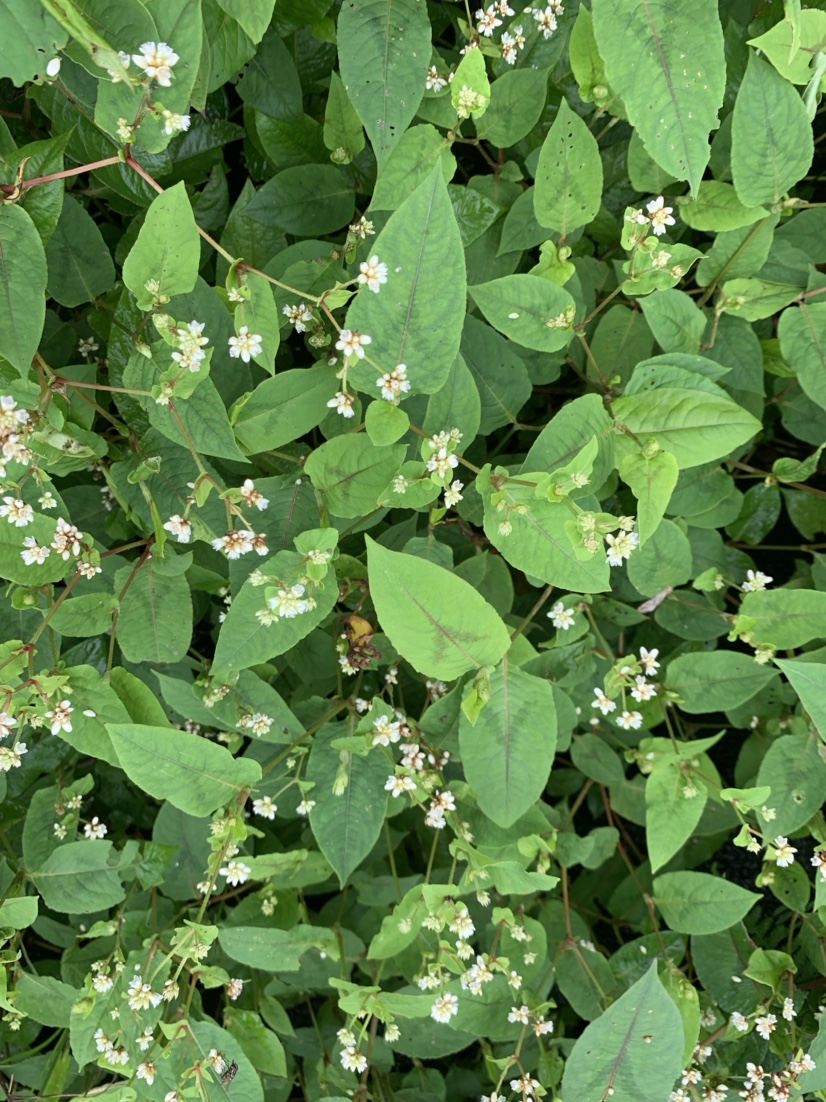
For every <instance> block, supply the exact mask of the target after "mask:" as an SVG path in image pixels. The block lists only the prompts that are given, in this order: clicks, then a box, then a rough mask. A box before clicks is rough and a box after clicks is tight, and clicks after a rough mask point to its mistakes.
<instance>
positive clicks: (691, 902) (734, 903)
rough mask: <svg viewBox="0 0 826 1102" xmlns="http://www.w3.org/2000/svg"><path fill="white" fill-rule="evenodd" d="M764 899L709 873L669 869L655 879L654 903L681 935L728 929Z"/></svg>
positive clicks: (711, 932)
mask: <svg viewBox="0 0 826 1102" xmlns="http://www.w3.org/2000/svg"><path fill="white" fill-rule="evenodd" d="M759 899H760V896H759V895H758V894H757V892H750V891H746V889H745V888H741V887H740V885H739V884H732V883H730V882H729V881H728V880H724V879H723V878H722V877H720V876H712V875H711V874H710V873H707V872H666V873H663V875H662V876H658V877H657V878H656V879H655V880H654V902H655V903H656V905H657V908H658V909H659V911H660V913H661V914H662V916H663V918H664V919H665V921H666V923H667V924H668V926H669V928H670V929H672V930H676V931H677V933H679V934H716V933H718V932H719V931H720V930H727V929H728V928H729V927H730V926H733V925H734V924H735V923H736V922H739V921H740V919H741V918H745V916H746V915H747V914H748V913H749V911H750V910H751V909H752V907H753V906H754V904H755V903H756V902H757V901H758V900H759Z"/></svg>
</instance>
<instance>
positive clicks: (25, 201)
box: [0, 130, 72, 245]
mask: <svg viewBox="0 0 826 1102" xmlns="http://www.w3.org/2000/svg"><path fill="white" fill-rule="evenodd" d="M71 136H72V131H71V130H66V131H65V133H63V134H58V135H57V136H56V137H54V138H51V139H49V140H48V141H42V142H29V144H28V145H24V146H22V148H20V149H17V150H15V151H14V152H9V153H5V154H4V156H3V157H2V159H0V180H2V182H3V183H4V184H12V183H14V182H15V180H16V178H17V171H18V168H19V166H20V163H21V162H22V161H23V159H24V158H25V161H26V164H25V167H24V170H23V175H24V178H25V179H27V180H33V179H34V178H35V177H37V176H49V175H51V174H52V173H54V172H61V171H62V170H63V152H64V150H65V149H66V144H67V143H68V141H69V139H70V137H71ZM64 196H65V184H64V182H63V180H62V179H57V180H51V181H50V182H48V183H44V184H38V185H37V187H30V188H27V189H26V190H25V191H24V192H23V195H22V198H21V199H20V201H19V203H18V205H19V206H22V208H23V210H25V212H26V213H27V214H28V215H29V217H30V218H31V220H32V222H34V224H35V227H36V229H37V232H38V233H39V234H40V239H41V240H42V242H43V244H44V245H45V244H46V242H47V241H48V240H49V238H50V237H51V236H52V234H53V233H54V229H55V226H56V225H57V222H58V219H59V218H60V212H61V210H62V209H63V199H64Z"/></svg>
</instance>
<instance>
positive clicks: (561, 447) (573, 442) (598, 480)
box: [522, 394, 614, 588]
mask: <svg viewBox="0 0 826 1102" xmlns="http://www.w3.org/2000/svg"><path fill="white" fill-rule="evenodd" d="M594 437H596V438H597V440H598V441H599V454H598V456H597V458H596V459H595V461H594V468H593V471H592V474H591V485H592V489H591V490H588V489H584V490H583V492H584V493H591V492H592V490H593V488H598V487H599V486H601V485H602V483H603V482H604V481H605V479H606V478H607V477H608V475H609V474H610V472H611V471H612V470H613V468H614V434H613V422H612V421H611V418H610V417H609V416H608V413H607V412H606V409H605V406H604V405H603V403H602V401H601V399H600V398H599V396H598V395H596V394H583V395H582V396H581V397H579V398H575V399H574V400H573V402H567V403H566V404H565V405H564V406H563V407H562V409H561V410H560V411H559V412H558V413H557V414H555V415H554V416H553V417H552V418H551V420H550V421H549V422H548V424H547V425H546V426H545V428H544V429H543V430H542V432H540V434H539V435H538V436H537V438H536V440H535V441H534V443H533V446H532V447H531V449H530V451H529V452H528V454H527V455H526V456H525V462H524V463H523V464H522V471H523V472H528V471H553V470H555V469H556V468H558V467H563V466H565V465H566V464H568V463H570V462H571V460H572V459H573V458H574V456H575V455H576V454H577V453H578V452H579V451H581V449H582V448H584V447H585V446H586V444H590V442H591V440H593V438H594ZM573 496H574V497H576V496H577V495H576V494H574V495H573ZM573 588H575V587H573Z"/></svg>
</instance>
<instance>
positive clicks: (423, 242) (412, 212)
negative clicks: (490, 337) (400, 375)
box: [347, 165, 467, 396]
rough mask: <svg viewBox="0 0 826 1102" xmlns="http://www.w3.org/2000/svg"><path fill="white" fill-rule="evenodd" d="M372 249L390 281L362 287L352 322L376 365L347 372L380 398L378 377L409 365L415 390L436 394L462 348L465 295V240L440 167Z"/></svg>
mask: <svg viewBox="0 0 826 1102" xmlns="http://www.w3.org/2000/svg"><path fill="white" fill-rule="evenodd" d="M371 253H374V254H375V255H376V256H378V258H379V261H381V262H384V263H385V264H387V268H388V271H387V283H386V284H383V285H382V286H381V288H380V290H379V292H378V294H373V293H372V292H371V291H369V290H368V289H367V287H363V288H362V289H361V291H360V292H359V294H358V295H357V296H356V298H355V299H354V301H353V303H352V305H351V306H350V308H349V310H348V311H347V327H348V329H353V330H357V331H358V332H361V333H367V334H368V335H369V336H370V337H371V338H372V344H371V345H370V347H369V350H368V353H369V356H370V359H371V360H372V361H373V364H374V365H375V366H371V365H369V364H367V363H366V362H363V361H358V363H357V366H356V367H355V368H351V370H350V373H349V377H350V379H352V381H353V383H354V384H355V385H356V386H357V387H358V388H359V389H360V390H363V391H365V392H366V393H368V394H372V395H374V396H377V395H378V394H379V389H378V386H377V379H378V376H380V375H381V374H383V373H384V372H388V371H392V370H393V369H394V368H395V367H396V365H397V364H402V363H403V364H406V365H407V377H408V379H409V381H410V385H411V387H412V390H413V392H414V393H421V394H433V393H435V392H436V391H437V390H439V388H440V387H441V386H442V385H443V384H444V382H445V380H446V379H447V376H448V374H449V372H450V369H451V367H452V366H453V362H454V360H455V359H456V355H457V353H458V351H459V342H460V340H461V338H462V321H463V318H464V313H465V305H466V301H467V291H466V277H465V258H464V250H463V248H462V239H461V235H460V233H459V227H458V225H457V224H456V217H455V215H454V213H453V206H452V204H451V202H450V196H449V195H448V192H447V185H446V184H445V181H444V175H443V173H442V169H441V167H440V166H439V165H437V166H436V167H435V168H434V169H433V170H432V172H431V174H430V175H429V176H428V178H427V179H426V180H425V181H424V182H423V183H422V184H420V185H419V187H417V188H416V190H415V191H414V192H413V194H412V195H411V196H410V197H409V198H407V199H406V200H405V201H404V202H403V203H402V205H401V206H400V207H399V209H398V210H397V211H395V213H394V214H392V215H391V216H390V218H389V219H388V221H387V225H386V226H385V227H384V229H383V230H382V232H381V233H380V234H379V235H378V237H377V238H376V241H375V244H374V245H373V246H372V249H371Z"/></svg>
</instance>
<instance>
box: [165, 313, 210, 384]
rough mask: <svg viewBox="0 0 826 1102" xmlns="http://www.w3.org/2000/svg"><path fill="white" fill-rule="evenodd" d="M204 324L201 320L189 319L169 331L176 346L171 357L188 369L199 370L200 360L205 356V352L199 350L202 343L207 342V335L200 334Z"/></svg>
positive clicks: (202, 345)
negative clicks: (185, 323)
mask: <svg viewBox="0 0 826 1102" xmlns="http://www.w3.org/2000/svg"><path fill="white" fill-rule="evenodd" d="M204 325H205V322H202V321H191V322H189V324H188V325H184V326H180V327H179V328H176V329H174V330H172V331H171V332H172V335H173V336H174V337H175V339H176V343H177V346H178V347H177V350H176V351H175V352H173V353H172V359H173V360H174V361H175V363H176V364H178V365H179V366H180V367H182V368H186V369H188V370H189V371H193V372H194V371H200V370H201V361H202V360H204V359H205V358H206V353H205V352H202V351H201V349H202V348H203V347H204V345H207V344H209V337H204V336H202V333H203V331H204Z"/></svg>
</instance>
